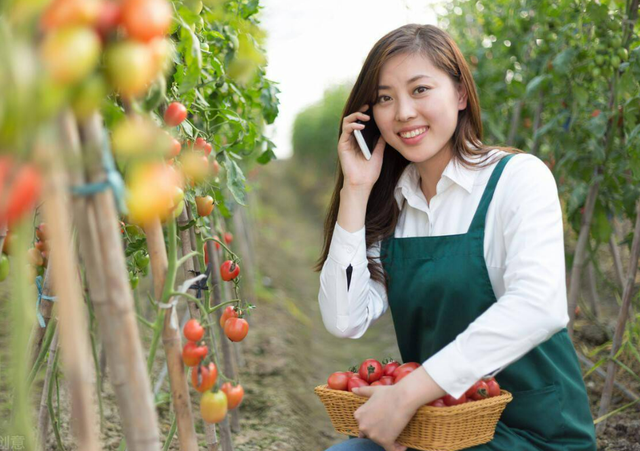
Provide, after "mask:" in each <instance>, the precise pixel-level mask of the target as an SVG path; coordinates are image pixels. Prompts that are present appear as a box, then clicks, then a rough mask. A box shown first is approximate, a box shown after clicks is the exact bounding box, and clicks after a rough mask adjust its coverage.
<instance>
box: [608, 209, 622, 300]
mask: <svg viewBox="0 0 640 451" xmlns="http://www.w3.org/2000/svg"><path fill="white" fill-rule="evenodd" d="M616 225H617V221H616V218H612V219H611V228H612V230H613V233H612V234H611V235H610V236H609V249H610V250H611V255H612V256H613V265H614V267H615V269H616V275H617V276H618V282H619V283H620V288H621V289H623V290H624V270H623V269H622V258H621V257H620V249H619V248H618V243H617V239H618V228H617V227H616Z"/></svg>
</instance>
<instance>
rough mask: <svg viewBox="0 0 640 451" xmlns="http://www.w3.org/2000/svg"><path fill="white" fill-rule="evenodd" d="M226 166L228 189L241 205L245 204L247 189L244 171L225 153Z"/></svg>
mask: <svg viewBox="0 0 640 451" xmlns="http://www.w3.org/2000/svg"><path fill="white" fill-rule="evenodd" d="M224 157H225V158H224V162H223V163H224V166H225V168H226V170H227V187H228V188H229V191H230V192H231V194H232V195H233V198H234V199H235V200H236V202H238V203H239V204H240V205H246V204H245V187H244V182H245V178H244V174H243V173H242V169H240V166H238V164H237V163H236V162H235V161H233V160H232V159H230V158H229V156H228V155H227V154H226V153H225V156H224Z"/></svg>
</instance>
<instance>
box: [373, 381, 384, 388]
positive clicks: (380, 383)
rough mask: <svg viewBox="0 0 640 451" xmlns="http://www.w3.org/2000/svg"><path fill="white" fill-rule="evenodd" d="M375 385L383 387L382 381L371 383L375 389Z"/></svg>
mask: <svg viewBox="0 0 640 451" xmlns="http://www.w3.org/2000/svg"><path fill="white" fill-rule="evenodd" d="M374 385H382V382H380V381H375V382H371V386H372V387H373V386H374Z"/></svg>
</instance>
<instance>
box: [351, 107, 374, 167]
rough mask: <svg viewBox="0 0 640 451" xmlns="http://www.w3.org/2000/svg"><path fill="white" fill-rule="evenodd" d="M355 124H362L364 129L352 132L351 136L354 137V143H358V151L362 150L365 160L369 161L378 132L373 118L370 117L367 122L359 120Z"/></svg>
mask: <svg viewBox="0 0 640 451" xmlns="http://www.w3.org/2000/svg"><path fill="white" fill-rule="evenodd" d="M356 122H357V123H358V124H363V125H364V129H362V130H354V131H353V134H354V135H355V136H356V141H358V145H359V146H360V150H362V154H363V155H364V157H365V158H366V159H367V160H370V159H371V151H372V150H373V148H374V147H375V145H376V143H377V142H378V138H379V136H380V130H379V129H378V127H377V126H376V124H375V121H374V120H373V117H371V119H369V120H368V121H367V122H364V121H361V120H360V119H358V120H356Z"/></svg>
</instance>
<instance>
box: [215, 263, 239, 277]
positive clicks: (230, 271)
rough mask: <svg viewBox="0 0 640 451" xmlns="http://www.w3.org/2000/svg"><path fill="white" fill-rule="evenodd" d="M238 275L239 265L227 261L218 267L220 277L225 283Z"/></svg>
mask: <svg viewBox="0 0 640 451" xmlns="http://www.w3.org/2000/svg"><path fill="white" fill-rule="evenodd" d="M238 274H240V265H238V264H237V263H235V262H232V261H231V260H227V261H226V262H224V263H223V264H222V265H221V266H220V277H222V280H224V281H225V282H228V281H230V280H233V279H235V278H236V277H238Z"/></svg>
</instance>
